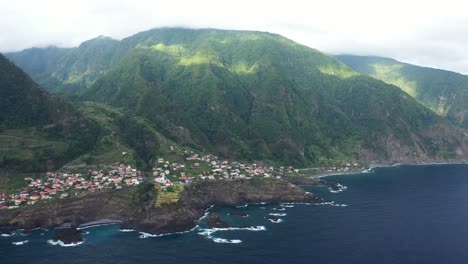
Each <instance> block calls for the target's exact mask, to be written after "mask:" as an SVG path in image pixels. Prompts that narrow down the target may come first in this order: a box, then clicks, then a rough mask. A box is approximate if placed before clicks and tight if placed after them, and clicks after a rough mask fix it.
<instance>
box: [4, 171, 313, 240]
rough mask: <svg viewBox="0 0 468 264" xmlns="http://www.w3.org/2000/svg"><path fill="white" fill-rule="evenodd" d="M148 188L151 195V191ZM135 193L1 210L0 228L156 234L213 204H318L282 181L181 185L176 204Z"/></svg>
mask: <svg viewBox="0 0 468 264" xmlns="http://www.w3.org/2000/svg"><path fill="white" fill-rule="evenodd" d="M148 190H149V191H148V192H152V191H153V190H154V188H153V189H151V188H148ZM136 192H137V190H136V188H127V189H125V190H119V191H115V190H112V191H105V192H96V193H90V194H88V195H86V196H84V197H80V198H75V199H74V198H69V199H61V200H51V201H47V202H44V203H39V204H36V205H33V206H27V207H23V208H18V209H12V210H3V211H1V212H0V228H2V229H8V230H11V229H26V230H28V229H35V228H45V229H53V228H57V227H60V226H62V225H63V224H65V223H67V225H68V227H78V226H80V225H81V227H83V226H86V225H83V224H86V223H90V222H91V223H93V222H94V223H99V222H95V221H101V220H103V219H104V220H105V219H116V220H107V221H112V222H117V223H121V228H122V229H133V230H136V231H140V232H145V233H150V234H154V235H159V234H167V233H176V232H183V231H187V230H190V229H192V228H194V227H195V226H196V221H197V220H198V219H200V218H201V217H202V216H203V215H204V214H205V212H206V210H207V209H208V208H209V207H210V206H212V205H218V206H238V205H245V204H251V203H261V202H263V203H281V202H303V203H319V202H321V201H322V200H321V199H320V198H319V197H317V196H315V195H313V194H311V193H308V192H306V191H304V190H303V189H302V188H300V187H298V186H296V185H294V184H292V183H290V182H288V181H286V180H283V179H272V178H257V179H255V178H254V179H249V180H247V179H240V180H207V181H199V182H193V183H191V184H188V185H186V186H185V188H184V191H183V192H182V193H181V195H180V199H179V201H178V202H176V203H171V204H164V205H162V206H156V204H157V203H156V200H155V199H154V198H152V199H143V200H138V197H151V195H149V196H148V195H146V194H145V195H140V196H138V195H135V194H136ZM149 194H151V193H149ZM120 221H121V222H120ZM66 230H73V229H66ZM67 232H72V231H67ZM74 234H75V233H74Z"/></svg>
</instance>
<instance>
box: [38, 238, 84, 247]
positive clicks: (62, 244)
mask: <svg viewBox="0 0 468 264" xmlns="http://www.w3.org/2000/svg"><path fill="white" fill-rule="evenodd" d="M47 243H49V244H51V245H53V246H56V245H59V246H61V247H77V246H79V245H81V244H83V243H84V241H81V242H77V243H70V244H65V243H64V242H63V241H61V240H58V241H54V240H52V239H49V240H47Z"/></svg>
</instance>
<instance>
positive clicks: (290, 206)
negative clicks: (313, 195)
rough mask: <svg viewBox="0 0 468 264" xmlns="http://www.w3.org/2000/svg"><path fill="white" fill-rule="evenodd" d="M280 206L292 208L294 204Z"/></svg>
mask: <svg viewBox="0 0 468 264" xmlns="http://www.w3.org/2000/svg"><path fill="white" fill-rule="evenodd" d="M281 206H282V207H287V208H292V207H294V205H292V204H281Z"/></svg>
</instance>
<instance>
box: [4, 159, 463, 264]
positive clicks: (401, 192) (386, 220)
mask: <svg viewBox="0 0 468 264" xmlns="http://www.w3.org/2000/svg"><path fill="white" fill-rule="evenodd" d="M326 180H328V181H334V182H339V183H341V184H342V185H344V186H346V187H347V189H346V190H345V191H343V192H340V193H331V192H329V191H328V190H327V189H325V188H318V187H311V188H308V189H309V190H310V191H312V192H316V193H319V194H320V195H321V196H322V197H324V198H326V199H329V200H333V201H334V204H327V205H294V207H283V208H284V209H285V210H284V211H279V210H275V209H279V208H278V206H277V205H251V206H248V207H245V208H212V209H211V210H212V211H216V212H218V213H220V214H221V215H222V216H223V218H224V219H225V220H227V221H229V222H230V223H231V224H233V225H238V226H246V225H247V226H255V228H251V229H250V230H247V229H246V230H226V231H218V232H212V233H210V232H209V231H207V230H204V228H203V223H201V227H200V228H199V229H197V230H193V231H191V232H189V233H185V234H177V235H169V236H164V237H148V238H140V236H141V234H139V233H138V232H121V231H119V228H118V226H116V225H110V226H101V227H94V228H89V229H86V230H85V231H87V232H88V233H87V234H86V235H85V236H84V237H85V242H84V243H83V244H82V245H79V246H75V247H62V246H59V245H55V246H54V245H51V244H49V243H47V240H48V239H50V238H51V236H52V235H53V231H49V232H45V231H41V230H37V231H34V232H33V233H31V234H29V235H27V236H22V235H20V234H17V235H15V236H12V237H0V263H1V264H10V263H22V264H24V263H34V264H40V263H61V264H63V263H86V264H89V263H113V264H117V263H134V264H136V263H138V264H140V263H203V264H208V263H257V264H260V263H268V264H275V263H278V264H279V263H281V264H283V263H340V264H342V263H380V264H385V263H391V264H395V263H468V165H428V166H400V167H390V168H377V169H374V171H373V172H372V173H367V174H356V175H344V176H334V177H327V178H326ZM344 205H347V206H344ZM233 210H242V211H246V212H247V213H248V214H249V216H248V217H239V216H228V215H227V214H228V213H229V212H230V211H233ZM270 213H273V214H285V215H284V216H277V217H279V218H280V219H282V220H283V221H282V222H280V223H272V222H270V221H269V220H268V219H266V218H265V217H266V216H268V215H269V214H270ZM263 229H265V230H263ZM200 233H201V234H200ZM25 240H28V241H29V242H27V243H25V244H24V245H13V244H12V242H18V241H25Z"/></svg>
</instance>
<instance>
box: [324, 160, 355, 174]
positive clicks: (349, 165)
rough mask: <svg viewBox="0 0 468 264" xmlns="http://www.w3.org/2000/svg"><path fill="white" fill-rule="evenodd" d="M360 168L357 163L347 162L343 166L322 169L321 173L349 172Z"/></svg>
mask: <svg viewBox="0 0 468 264" xmlns="http://www.w3.org/2000/svg"><path fill="white" fill-rule="evenodd" d="M357 167H359V163H357V162H355V161H354V162H347V163H345V164H343V165H341V166H329V167H320V171H321V172H347V171H349V170H351V169H354V168H357Z"/></svg>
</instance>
